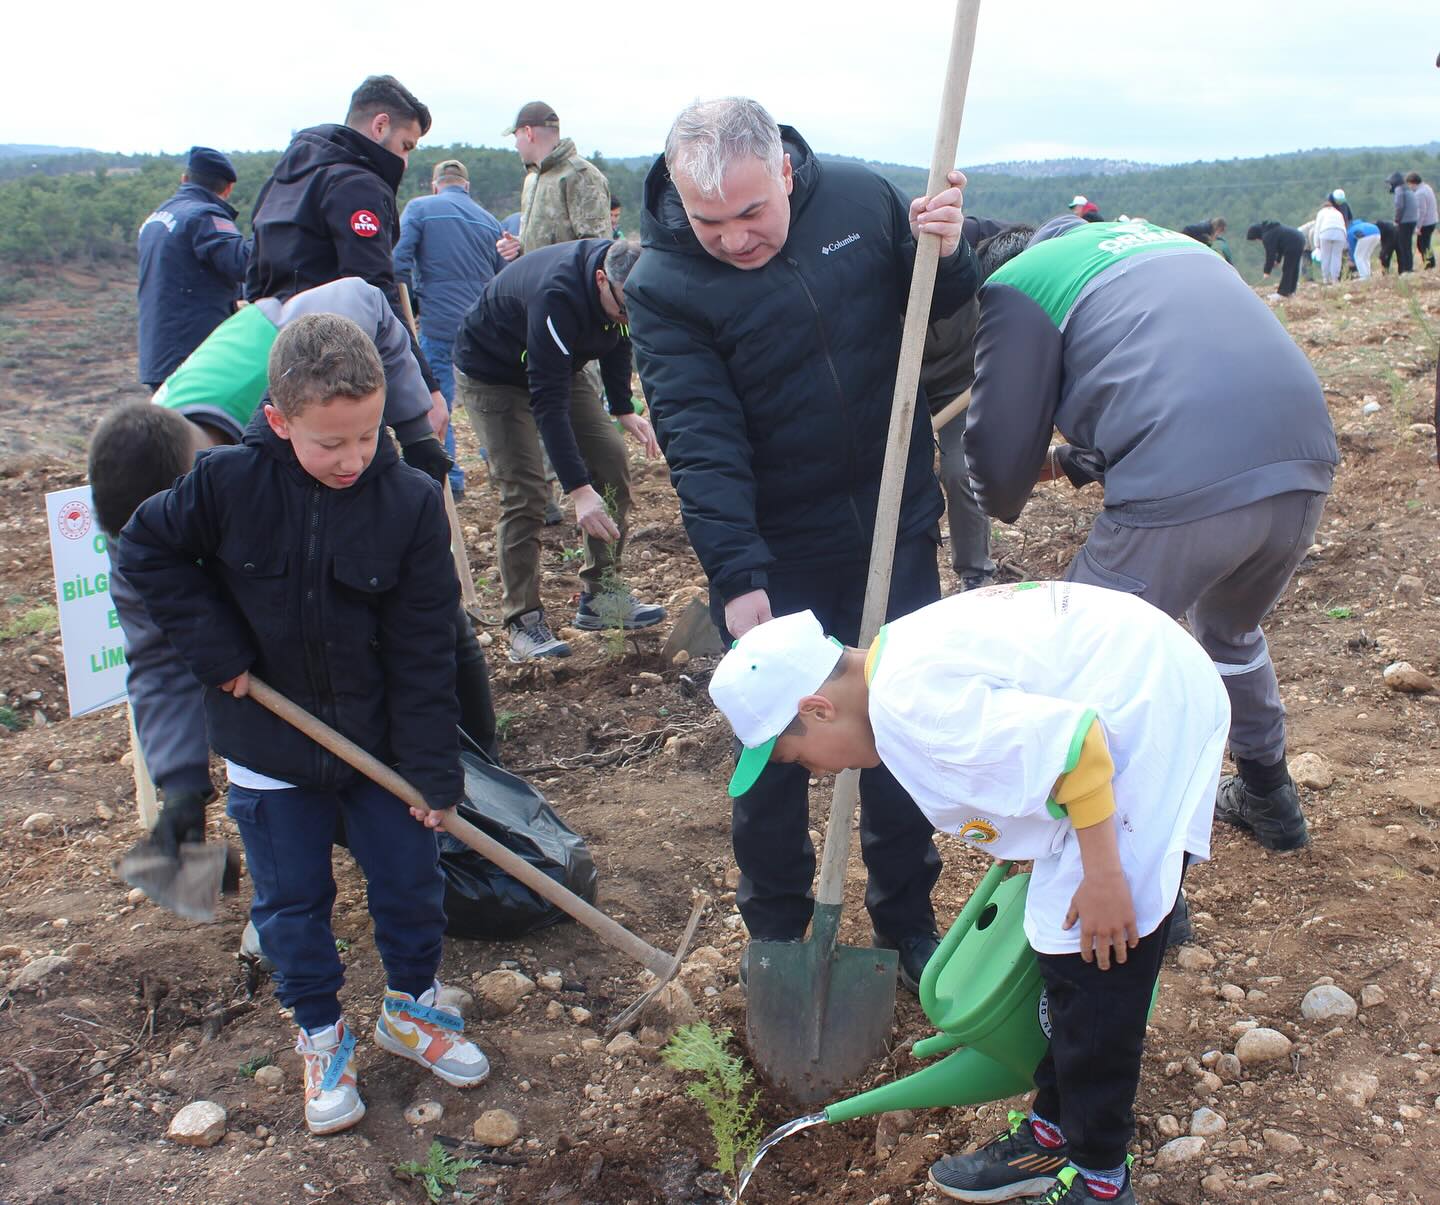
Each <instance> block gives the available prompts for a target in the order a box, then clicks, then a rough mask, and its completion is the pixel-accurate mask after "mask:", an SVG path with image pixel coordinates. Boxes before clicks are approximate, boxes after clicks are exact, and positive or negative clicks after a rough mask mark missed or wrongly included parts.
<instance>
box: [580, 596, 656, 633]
mask: <svg viewBox="0 0 1440 1205" xmlns="http://www.w3.org/2000/svg"><path fill="white" fill-rule="evenodd" d="M597 604H598V605H597ZM664 618H665V608H664V607H661V606H657V605H656V604H655V603H642V602H637V601H636V600H635V596H634V595H633V594H621V595H616V596H613V597H612V596H609V595H601V596H600V597H599V598H598V599H597V598H596V596H595V595H593V594H590V593H585V594H581V595H580V606H579V607H578V608H577V609H576V611H575V626H576V627H577V628H580V629H581V630H583V631H586V632H603V631H605V630H606V629H608V628H614V627H617V626H618V627H623V628H624V629H625V630H626V631H627V632H633V631H636V630H637V629H639V628H653V627H654V626H655V625H656V624H657V623H659V622H660V621H661V620H662V619H664ZM617 621H618V622H617Z"/></svg>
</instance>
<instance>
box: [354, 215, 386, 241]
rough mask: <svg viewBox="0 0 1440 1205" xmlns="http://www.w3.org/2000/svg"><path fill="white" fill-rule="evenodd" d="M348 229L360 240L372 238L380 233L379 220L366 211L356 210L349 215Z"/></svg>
mask: <svg viewBox="0 0 1440 1205" xmlns="http://www.w3.org/2000/svg"><path fill="white" fill-rule="evenodd" d="M350 229H351V230H353V231H354V232H355V233H356V234H358V235H359V236H360V237H361V238H374V237H375V236H376V235H377V234H379V233H380V219H379V218H377V217H376V216H375V215H374V214H373V213H371V212H370V211H369V210H368V209H357V210H356V211H355V212H354V213H352V214H351V215H350Z"/></svg>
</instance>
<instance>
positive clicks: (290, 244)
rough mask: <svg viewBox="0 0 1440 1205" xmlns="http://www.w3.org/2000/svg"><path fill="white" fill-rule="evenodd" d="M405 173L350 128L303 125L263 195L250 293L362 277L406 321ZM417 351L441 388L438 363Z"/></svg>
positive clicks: (271, 293) (284, 291) (394, 158)
mask: <svg viewBox="0 0 1440 1205" xmlns="http://www.w3.org/2000/svg"><path fill="white" fill-rule="evenodd" d="M404 175H405V160H403V159H401V158H400V156H399V155H396V154H392V153H391V152H390V151H387V150H386V149H385V148H384V147H383V146H381V145H380V144H379V143H378V142H375V141H373V140H372V139H370V138H367V137H366V136H365V135H364V134H361V133H359V132H358V131H356V130H352V129H351V128H350V127H349V126H343V125H323V126H313V127H312V128H310V129H308V130H301V131H300V132H299V133H298V134H296V135H295V137H294V138H293V139H291V141H290V145H289V146H288V147H287V148H286V149H285V153H284V154H283V155H281V156H280V161H279V162H278V163H277V164H276V165H275V170H274V171H273V172H272V173H271V175H270V179H268V180H266V181H265V183H264V185H263V186H262V187H261V189H260V195H259V196H257V197H256V198H255V210H254V214H253V216H252V218H251V225H252V226H253V227H254V230H255V250H254V253H253V254H252V255H251V256H250V269H249V271H248V272H247V273H246V274H245V296H246V298H248V299H249V300H250V301H255V300H257V299H258V298H261V297H278V298H279V299H280V300H281V301H289V300H290V298H292V297H293V296H295V294H296V293H301V292H304V291H305V290H306V289H313V288H314V287H315V286H316V285H323V284H329V283H330V282H331V281H332V280H339V279H340V278H341V277H342V276H358V277H360V279H361V280H363V281H366V282H367V283H369V284H372V285H374V286H375V287H376V288H377V289H379V290H380V291H381V292H382V293H384V294H385V297H386V299H387V300H388V301H389V302H390V308H391V309H393V310H394V311H395V315H396V317H398V318H400V319H401V320H402V321H403V320H404V317H405V314H404V310H403V309H402V307H401V305H400V290H399V289H398V288H397V287H396V284H395V265H394V261H393V260H392V258H391V250H392V248H393V247H394V246H395V240H396V239H398V238H399V237H400V218H399V211H398V208H397V204H396V200H395V190H396V189H398V188H399V187H400V180H401V178H402V177H403V176H404ZM412 343H413V340H412ZM413 350H414V352H415V358H416V359H417V360H418V361H419V362H420V369H421V372H422V373H423V374H424V377H425V385H426V388H428V389H429V390H430V391H431V392H432V393H433V392H435V390H436V388H437V386H436V384H435V378H434V376H433V375H432V374H431V372H430V365H429V363H428V362H427V361H426V359H425V357H424V356H423V355H422V354H421V353H420V349H419V348H418V347H415V348H413Z"/></svg>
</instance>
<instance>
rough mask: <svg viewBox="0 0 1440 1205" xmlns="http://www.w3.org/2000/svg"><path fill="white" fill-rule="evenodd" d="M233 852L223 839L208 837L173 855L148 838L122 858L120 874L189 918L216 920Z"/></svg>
mask: <svg viewBox="0 0 1440 1205" xmlns="http://www.w3.org/2000/svg"><path fill="white" fill-rule="evenodd" d="M233 856H234V855H233V854H232V853H231V851H230V848H229V846H227V845H226V844H225V843H224V842H223V841H208V842H205V843H204V844H201V843H199V842H194V843H189V844H185V845H182V846H180V853H179V856H178V857H174V858H172V857H171V856H170V855H169V854H167V853H165V852H164V851H162V850H160V849H158V848H156V846H155V845H154V844H152V843H151V842H150V841H149V840H148V839H146V840H141V841H137V842H136V843H135V844H134V845H133V846H131V847H130V850H129V851H128V852H127V853H126V854H125V856H124V857H122V858H121V859H120V867H119V870H120V877H121V878H122V879H124V880H125V881H126V882H127V883H129V884H130V886H132V887H138V888H140V890H141V891H143V892H144V893H145V894H146V895H147V896H149V897H150V899H152V900H154V901H155V903H157V904H159V905H160V906H161V907H162V908H168V909H170V911H171V912H174V913H175V914H176V915H178V916H183V917H185V919H186V920H199V921H213V920H214V919H215V906H216V904H217V903H219V900H220V888H221V885H222V884H223V883H224V881H225V867H226V863H227V861H228V860H229V859H230V858H232V857H233Z"/></svg>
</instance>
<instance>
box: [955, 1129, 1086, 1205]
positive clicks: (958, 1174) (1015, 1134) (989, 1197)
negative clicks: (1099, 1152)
mask: <svg viewBox="0 0 1440 1205" xmlns="http://www.w3.org/2000/svg"><path fill="white" fill-rule="evenodd" d="M1069 1162H1070V1148H1069V1146H1068V1145H1067V1146H1057V1147H1048V1146H1042V1145H1041V1144H1040V1142H1039V1140H1038V1139H1037V1138H1036V1137H1035V1131H1034V1129H1033V1127H1032V1126H1031V1125H1030V1119H1029V1118H1028V1117H1027V1116H1026V1115H1025V1114H1024V1113H1021V1112H1019V1111H1018V1110H1016V1109H1011V1110H1010V1128H1009V1129H1008V1130H1006V1131H1005V1133H1003V1134H1001V1135H999V1136H998V1137H996V1138H994V1139H992V1140H991V1141H990V1142H988V1143H986V1144H985V1145H984V1146H982V1147H981V1148H980V1149H979V1150H978V1151H971V1152H970V1153H969V1154H968V1155H946V1156H945V1157H944V1158H943V1159H937V1160H936V1161H935V1162H934V1163H932V1164H931V1165H930V1183H931V1184H933V1185H934V1186H935V1187H936V1188H938V1189H939V1190H940V1191H941V1192H942V1193H944V1194H945V1195H946V1196H947V1197H950V1198H951V1199H953V1200H956V1201H1015V1200H1018V1199H1020V1198H1022V1197H1038V1196H1040V1195H1041V1194H1042V1193H1046V1192H1049V1191H1050V1190H1051V1189H1052V1188H1054V1187H1055V1182H1056V1177H1057V1176H1059V1175H1060V1171H1061V1169H1062V1168H1064V1167H1065V1166H1066V1164H1068V1163H1069ZM1081 1183H1082V1185H1083V1183H1084V1181H1083V1180H1082V1181H1081ZM1086 1199H1088V1198H1085V1197H1077V1198H1074V1200H1076V1201H1081V1200H1086ZM1067 1205H1071V1202H1069V1201H1067Z"/></svg>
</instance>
